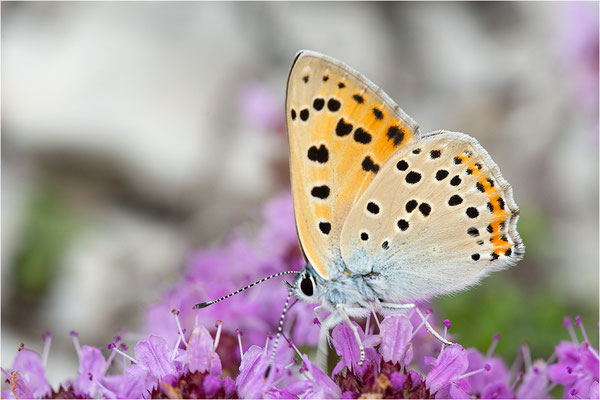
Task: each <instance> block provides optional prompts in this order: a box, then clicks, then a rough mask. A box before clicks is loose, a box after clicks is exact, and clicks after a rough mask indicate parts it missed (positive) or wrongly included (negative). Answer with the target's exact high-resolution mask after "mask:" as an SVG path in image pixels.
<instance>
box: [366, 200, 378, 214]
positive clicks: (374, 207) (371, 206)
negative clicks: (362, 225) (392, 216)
mask: <svg viewBox="0 0 600 400" xmlns="http://www.w3.org/2000/svg"><path fill="white" fill-rule="evenodd" d="M367 211H368V212H370V213H371V214H374V215H377V214H379V206H378V205H377V204H375V203H373V202H372V201H370V202H369V203H368V204H367Z"/></svg>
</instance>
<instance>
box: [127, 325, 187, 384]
mask: <svg viewBox="0 0 600 400" xmlns="http://www.w3.org/2000/svg"><path fill="white" fill-rule="evenodd" d="M133 352H134V354H135V358H136V360H137V361H138V363H139V365H140V366H142V367H144V368H145V369H146V370H148V371H149V372H150V374H151V375H152V376H154V377H155V378H158V379H160V378H162V377H163V376H165V375H168V374H174V373H176V372H177V370H176V369H175V365H174V364H173V362H171V361H170V360H169V356H170V354H169V349H168V348H167V342H166V341H165V339H163V338H162V337H160V336H156V335H150V336H148V338H147V339H144V340H141V341H139V342H138V343H137V344H136V345H135V347H134V350H133Z"/></svg>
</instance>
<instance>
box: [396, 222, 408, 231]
mask: <svg viewBox="0 0 600 400" xmlns="http://www.w3.org/2000/svg"><path fill="white" fill-rule="evenodd" d="M408 227H409V224H408V221H407V220H405V219H401V220H398V228H400V230H401V231H403V232H404V231H405V230H407V229H408Z"/></svg>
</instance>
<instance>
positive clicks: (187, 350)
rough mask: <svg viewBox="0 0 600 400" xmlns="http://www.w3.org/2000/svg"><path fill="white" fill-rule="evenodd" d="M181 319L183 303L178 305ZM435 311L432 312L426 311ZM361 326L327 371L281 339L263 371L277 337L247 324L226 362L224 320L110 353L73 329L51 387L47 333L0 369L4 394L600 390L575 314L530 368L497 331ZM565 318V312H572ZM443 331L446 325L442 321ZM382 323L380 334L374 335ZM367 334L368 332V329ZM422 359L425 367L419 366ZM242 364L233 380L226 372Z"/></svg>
mask: <svg viewBox="0 0 600 400" xmlns="http://www.w3.org/2000/svg"><path fill="white" fill-rule="evenodd" d="M173 314H174V317H173V319H174V320H175V323H176V325H180V323H179V319H178V314H179V313H178V311H177V310H173ZM429 316H430V313H429V314H428V316H427V317H426V318H428V317H429ZM369 320H370V318H369V319H368V320H367V322H366V326H365V329H363V328H362V327H361V326H360V325H358V324H356V323H355V327H356V329H357V330H358V333H359V336H360V338H361V341H362V342H363V344H364V348H365V355H366V357H365V360H364V362H363V363H362V364H361V363H360V351H359V347H358V343H357V341H356V339H355V336H354V334H353V332H352V330H351V329H350V327H349V326H348V325H346V324H340V325H338V326H337V327H335V328H334V330H333V332H332V336H331V343H332V345H333V347H334V349H335V351H336V353H337V354H338V355H339V356H340V360H339V362H338V364H337V365H336V366H335V368H334V370H333V372H332V375H331V377H329V376H328V375H327V374H326V373H325V372H323V371H322V370H321V369H319V368H318V367H317V366H316V365H315V364H313V363H312V362H311V361H310V360H309V358H308V356H307V355H306V354H303V353H301V352H300V351H299V350H298V348H297V347H296V346H295V345H293V344H291V343H290V345H289V346H280V347H279V348H278V350H277V352H276V354H275V358H274V361H273V364H272V368H270V369H269V370H270V371H271V372H270V373H269V374H268V375H267V376H266V377H265V372H266V371H267V370H268V368H267V367H268V365H269V362H270V357H271V351H272V349H273V340H271V338H270V337H267V339H266V343H265V344H264V346H262V347H260V346H256V345H252V346H250V347H249V348H248V349H247V350H246V351H244V350H243V344H242V339H241V332H239V331H238V333H237V338H238V345H239V351H240V358H241V363H240V364H239V365H236V366H232V365H228V366H227V367H226V368H225V366H224V365H223V360H222V359H221V358H220V357H219V355H218V354H217V348H218V346H219V341H220V338H221V332H222V329H221V328H222V325H221V324H220V323H219V324H218V327H217V330H216V332H215V337H214V339H213V337H212V336H211V334H210V333H209V332H208V330H207V329H206V328H204V327H203V326H201V325H195V326H194V327H193V329H192V331H191V334H189V335H187V336H186V334H185V332H184V330H183V329H181V328H180V329H179V335H178V340H177V342H176V344H175V346H173V347H172V348H170V347H169V346H168V345H167V342H166V340H165V339H164V338H162V337H160V336H156V335H153V334H150V335H149V336H148V337H146V338H145V339H143V340H140V341H139V342H138V343H137V344H136V345H135V347H134V349H133V356H131V355H129V354H127V352H126V351H127V346H126V345H125V344H124V343H122V342H121V339H120V338H119V337H116V338H115V341H114V342H113V343H111V344H109V345H108V349H110V351H111V352H110V354H109V356H108V358H105V357H104V356H103V354H102V351H101V349H100V348H96V347H91V346H81V345H80V344H79V341H78V338H77V334H76V333H75V332H73V333H72V337H73V343H74V346H75V349H76V351H77V354H78V356H79V372H78V374H77V376H76V377H75V378H74V379H73V380H70V381H67V382H65V383H64V384H62V385H61V386H60V387H59V388H58V390H56V391H54V390H52V388H51V387H50V385H49V384H48V381H47V380H46V377H45V367H44V365H45V362H46V360H47V356H48V351H49V345H50V340H51V338H50V335H48V334H47V335H45V340H46V346H45V350H44V354H43V355H42V356H41V357H40V355H38V354H37V353H36V352H34V351H32V350H29V349H25V348H24V347H23V346H21V347H20V348H19V351H18V354H17V357H16V358H15V361H14V364H13V367H12V368H11V369H10V370H8V371H7V370H4V369H3V370H2V372H3V374H4V375H5V378H6V379H5V382H6V383H7V385H8V389H7V390H5V391H3V392H2V397H3V398H87V397H105V398H142V397H143V398H238V397H240V398H286V399H287V398H307V399H308V398H359V397H365V396H366V397H377V398H454V399H456V398H545V397H548V395H549V391H550V390H551V389H552V388H553V387H554V386H555V385H557V384H560V385H562V386H563V387H564V397H565V398H598V365H599V363H598V351H597V349H595V348H593V347H592V346H591V345H590V343H589V341H588V339H587V334H586V332H585V329H584V328H583V324H582V323H581V321H580V319H579V318H578V319H577V322H576V325H577V326H579V327H580V329H581V332H582V335H583V338H584V341H583V342H581V343H579V342H578V340H577V337H576V335H575V332H574V330H573V328H572V326H571V325H570V322H568V323H567V324H566V326H567V328H568V329H569V332H570V333H571V335H572V339H571V341H564V342H561V343H560V344H559V345H558V346H556V351H555V354H554V355H553V356H552V357H551V361H549V362H545V361H543V360H537V361H535V362H533V363H532V362H531V360H530V358H529V355H528V351H527V348H526V347H524V348H523V351H522V353H521V354H522V357H521V358H522V359H523V362H524V364H525V368H524V371H521V372H514V373H513V374H514V376H511V373H510V372H509V370H508V368H507V367H506V365H505V364H504V362H503V361H502V359H500V358H499V357H495V356H494V355H493V352H494V348H495V346H496V344H497V342H498V340H499V337H498V336H495V337H494V339H493V341H492V345H491V346H490V349H489V350H488V351H487V353H486V354H482V353H480V352H479V351H478V350H476V349H473V348H470V349H464V348H463V347H462V346H461V345H460V344H452V345H450V346H444V345H443V344H441V343H440V342H438V341H437V340H436V339H434V338H433V337H432V336H430V335H428V334H427V333H426V332H425V329H424V328H423V325H424V321H422V320H421V319H420V318H417V317H416V314H413V315H412V316H410V315H409V316H405V315H390V316H387V317H386V318H384V319H383V321H381V322H379V320H378V319H377V317H376V316H375V321H376V325H377V327H375V326H374V325H371V326H369ZM567 321H568V320H567ZM444 325H445V328H446V329H445V333H444V336H445V335H446V333H447V329H448V328H449V327H450V323H449V321H444ZM375 331H377V333H374V332H375ZM365 332H367V333H365ZM432 343H433V345H434V347H435V348H436V350H435V351H434V352H433V353H430V354H429V355H426V356H424V357H423V359H422V360H421V361H422V363H421V364H420V363H419V362H417V360H416V359H415V354H417V353H418V351H419V349H420V348H423V347H425V348H431V346H430V345H431V344H432ZM116 357H120V358H121V360H122V362H121V366H120V373H117V374H108V370H109V367H110V366H111V364H114V363H115V358H116ZM419 365H424V368H420V367H419ZM224 370H228V371H234V370H237V373H236V375H235V376H234V377H235V380H233V379H232V378H231V377H229V376H226V375H225V374H224V373H223V371H224Z"/></svg>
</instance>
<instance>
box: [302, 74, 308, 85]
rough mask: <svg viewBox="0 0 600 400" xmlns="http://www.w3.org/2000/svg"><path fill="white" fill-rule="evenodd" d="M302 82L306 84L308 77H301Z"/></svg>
mask: <svg viewBox="0 0 600 400" xmlns="http://www.w3.org/2000/svg"><path fill="white" fill-rule="evenodd" d="M302 80H303V81H304V83H308V75H304V76H303V77H302Z"/></svg>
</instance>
